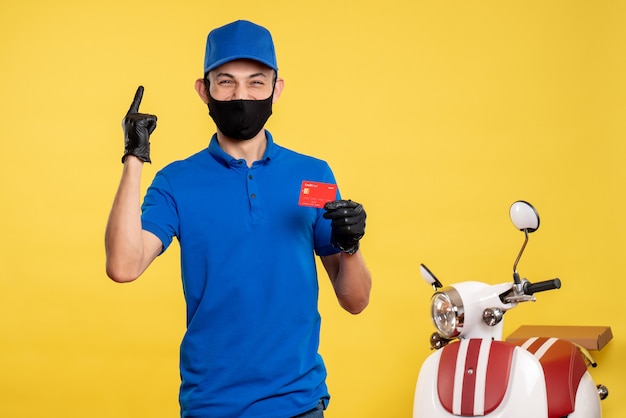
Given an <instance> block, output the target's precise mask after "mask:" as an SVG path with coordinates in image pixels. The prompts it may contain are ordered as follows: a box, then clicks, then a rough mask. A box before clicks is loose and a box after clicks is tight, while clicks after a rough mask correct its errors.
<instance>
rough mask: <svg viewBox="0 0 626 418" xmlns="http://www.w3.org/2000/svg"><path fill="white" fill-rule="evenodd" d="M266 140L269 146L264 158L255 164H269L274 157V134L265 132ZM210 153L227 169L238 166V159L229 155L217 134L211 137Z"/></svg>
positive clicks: (266, 148)
mask: <svg viewBox="0 0 626 418" xmlns="http://www.w3.org/2000/svg"><path fill="white" fill-rule="evenodd" d="M265 139H266V140H267V145H266V147H265V153H264V154H263V158H262V159H261V160H259V161H255V162H254V163H255V164H257V163H258V164H267V163H269V162H270V160H271V158H272V155H273V153H274V139H273V138H272V134H271V133H270V131H268V130H267V129H266V130H265ZM208 150H209V153H210V154H211V155H212V156H213V158H215V160H217V161H218V162H220V163H222V164H224V165H225V166H227V167H230V166H231V164H232V165H236V164H237V161H238V160H237V159H236V158H234V157H232V156H231V155H229V154H227V153H226V152H225V151H224V150H223V149H222V148H221V147H220V144H219V142H218V141H217V134H213V136H212V137H211V142H210V143H209V148H208Z"/></svg>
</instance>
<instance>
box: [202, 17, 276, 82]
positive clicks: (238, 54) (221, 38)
mask: <svg viewBox="0 0 626 418" xmlns="http://www.w3.org/2000/svg"><path fill="white" fill-rule="evenodd" d="M237 59H251V60H255V61H259V62H261V63H262V64H265V65H267V66H268V67H270V68H272V69H274V70H275V71H278V65H277V64H276V51H275V50H274V41H273V40H272V35H271V34H270V31H268V30H267V29H265V28H264V27H263V26H259V25H257V24H255V23H252V22H249V21H247V20H237V21H235V22H232V23H229V24H227V25H224V26H222V27H219V28H216V29H213V30H212V31H211V32H209V36H208V37H207V41H206V51H205V55H204V75H205V76H206V74H207V73H208V72H209V71H211V70H213V69H214V68H217V67H219V66H220V65H222V64H226V63H227V62H230V61H234V60H237Z"/></svg>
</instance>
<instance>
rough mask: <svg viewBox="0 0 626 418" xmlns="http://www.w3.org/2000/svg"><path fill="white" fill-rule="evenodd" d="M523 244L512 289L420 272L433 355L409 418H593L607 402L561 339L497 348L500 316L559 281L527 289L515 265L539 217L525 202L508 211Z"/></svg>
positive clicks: (582, 354) (584, 359)
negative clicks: (426, 289)
mask: <svg viewBox="0 0 626 418" xmlns="http://www.w3.org/2000/svg"><path fill="white" fill-rule="evenodd" d="M510 216H511V220H512V222H513V224H514V225H515V226H516V227H517V228H518V229H519V230H521V231H523V232H524V235H525V240H524V244H523V245H522V248H521V250H520V252H519V254H518V256H517V259H516V260H515V263H514V266H513V281H512V282H508V283H502V284H497V285H489V284H486V283H481V282H461V283H456V284H454V285H452V286H447V287H443V286H442V284H441V283H440V282H439V280H437V278H436V277H435V276H434V275H433V274H432V273H431V272H430V271H429V270H428V268H426V266H424V265H423V264H422V266H421V274H422V276H423V277H424V279H425V280H426V282H428V283H429V284H430V285H432V286H433V287H434V289H435V294H434V295H433V297H432V299H431V314H432V320H433V323H434V325H435V327H436V328H437V330H438V332H436V333H434V334H432V336H431V339H430V340H431V347H432V348H433V349H436V350H437V351H435V352H434V353H433V354H431V355H430V356H429V357H428V358H427V359H426V360H425V362H424V364H423V365H422V368H421V370H420V373H419V377H418V380H417V386H416V390H415V399H414V405H413V417H414V418H449V417H479V416H480V417H487V418H496V417H501V418H544V417H545V418H553V417H554V418H557V417H558V418H563V417H570V418H597V417H601V416H602V411H601V408H600V400H601V399H604V398H605V397H606V396H607V395H608V390H607V389H606V387H604V386H602V385H598V386H596V384H595V383H594V382H593V379H592V378H591V375H590V374H589V372H588V371H587V367H588V366H589V365H592V366H594V367H595V362H594V361H593V359H592V358H591V356H590V355H589V352H588V351H587V350H586V349H584V348H583V347H581V346H578V345H576V344H574V343H572V342H569V341H566V340H564V339H558V338H530V339H528V340H526V341H523V342H522V343H520V344H511V343H507V342H505V341H503V340H502V329H503V321H502V319H503V316H504V314H505V313H506V312H507V311H509V310H511V309H513V308H515V307H516V306H517V304H518V303H521V302H528V301H533V302H534V301H535V297H534V296H533V295H534V294H535V293H537V292H542V291H546V290H552V289H558V288H560V287H561V282H560V280H559V279H553V280H548V281H543V282H538V283H534V284H533V283H530V282H529V281H528V280H527V279H520V276H519V274H518V273H517V264H518V262H519V260H520V257H521V256H522V253H523V252H524V249H525V247H526V244H527V243H528V234H529V233H531V232H534V231H536V230H537V228H538V227H539V215H538V214H537V212H536V210H535V208H534V207H533V206H532V205H530V204H529V203H527V202H524V201H517V202H515V203H514V204H513V205H512V206H511V208H510Z"/></svg>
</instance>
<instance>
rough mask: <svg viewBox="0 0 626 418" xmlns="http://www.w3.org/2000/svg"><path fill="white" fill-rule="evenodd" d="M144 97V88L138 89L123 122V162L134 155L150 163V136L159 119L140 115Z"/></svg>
mask: <svg viewBox="0 0 626 418" xmlns="http://www.w3.org/2000/svg"><path fill="white" fill-rule="evenodd" d="M142 97H143V86H139V87H138V88H137V92H136V93H135V98H134V99H133V103H132V104H131V105H130V109H128V113H126V117H125V118H124V120H122V128H124V156H123V157H122V162H124V160H125V159H126V157H127V156H128V155H134V156H135V157H137V158H139V159H140V160H141V161H143V162H147V163H151V162H152V161H150V134H151V133H152V132H154V130H155V129H156V122H157V117H156V116H155V115H148V114H144V113H139V105H140V104H141V98H142Z"/></svg>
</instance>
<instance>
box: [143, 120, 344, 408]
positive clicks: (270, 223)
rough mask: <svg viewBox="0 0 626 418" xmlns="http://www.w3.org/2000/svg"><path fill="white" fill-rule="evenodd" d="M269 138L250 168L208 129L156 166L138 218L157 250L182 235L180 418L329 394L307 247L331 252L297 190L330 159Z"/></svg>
mask: <svg viewBox="0 0 626 418" xmlns="http://www.w3.org/2000/svg"><path fill="white" fill-rule="evenodd" d="M266 137H267V149H266V152H265V155H264V156H263V159H261V160H260V161H257V162H255V163H254V164H253V165H252V167H248V166H247V165H246V162H245V161H244V160H236V159H234V158H232V157H231V156H229V155H228V154H226V153H225V152H224V151H223V150H222V149H221V148H220V147H219V144H218V142H217V138H216V137H215V136H213V138H212V139H211V142H210V144H209V147H208V148H206V149H204V150H203V151H200V152H199V153H197V154H195V155H193V156H191V157H189V158H187V159H185V160H183V161H177V162H174V163H172V164H170V165H168V166H167V167H165V168H163V169H162V170H161V171H159V172H158V173H157V175H156V176H155V178H154V181H153V183H152V185H151V186H150V187H149V189H148V191H147V193H146V196H145V199H144V203H143V206H142V223H143V228H144V229H145V230H147V231H150V232H152V233H153V234H155V235H156V236H158V237H159V238H160V239H161V241H162V243H163V251H165V250H166V249H167V248H168V246H169V245H170V244H171V242H172V239H173V237H176V238H177V239H178V241H179V243H180V250H181V270H182V282H183V291H184V295H185V300H186V302H187V330H186V333H185V336H184V338H183V341H182V344H181V353H180V369H181V378H182V383H181V389H180V403H181V411H182V412H181V415H182V416H183V417H237V418H244V417H250V418H251V417H254V418H277V417H283V416H284V417H291V416H294V415H298V414H300V413H302V412H305V411H308V410H310V409H312V408H314V407H315V406H316V405H317V403H318V402H319V400H320V399H324V400H325V401H327V400H328V398H329V394H328V391H327V387H326V383H325V379H326V369H325V366H324V363H323V361H322V358H321V356H320V355H319V354H318V346H319V332H320V315H319V312H318V308H317V302H318V290H319V288H318V282H317V272H316V265H315V254H317V255H320V256H324V255H330V254H335V253H337V250H336V249H335V248H333V247H332V246H331V244H330V222H329V221H328V220H326V219H324V218H323V217H322V214H323V212H324V211H323V209H316V208H312V207H304V206H299V205H298V200H299V196H300V190H301V186H302V182H303V181H305V180H307V181H315V182H323V183H333V184H334V183H335V178H334V176H333V173H332V171H331V169H330V167H329V166H328V164H327V163H326V162H324V161H322V160H319V159H316V158H313V157H310V156H306V155H302V154H298V153H296V152H294V151H291V150H288V149H286V148H283V147H281V146H279V145H277V144H275V143H274V142H273V139H272V136H271V134H270V133H269V132H267V131H266ZM337 198H340V197H339V192H337Z"/></svg>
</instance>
